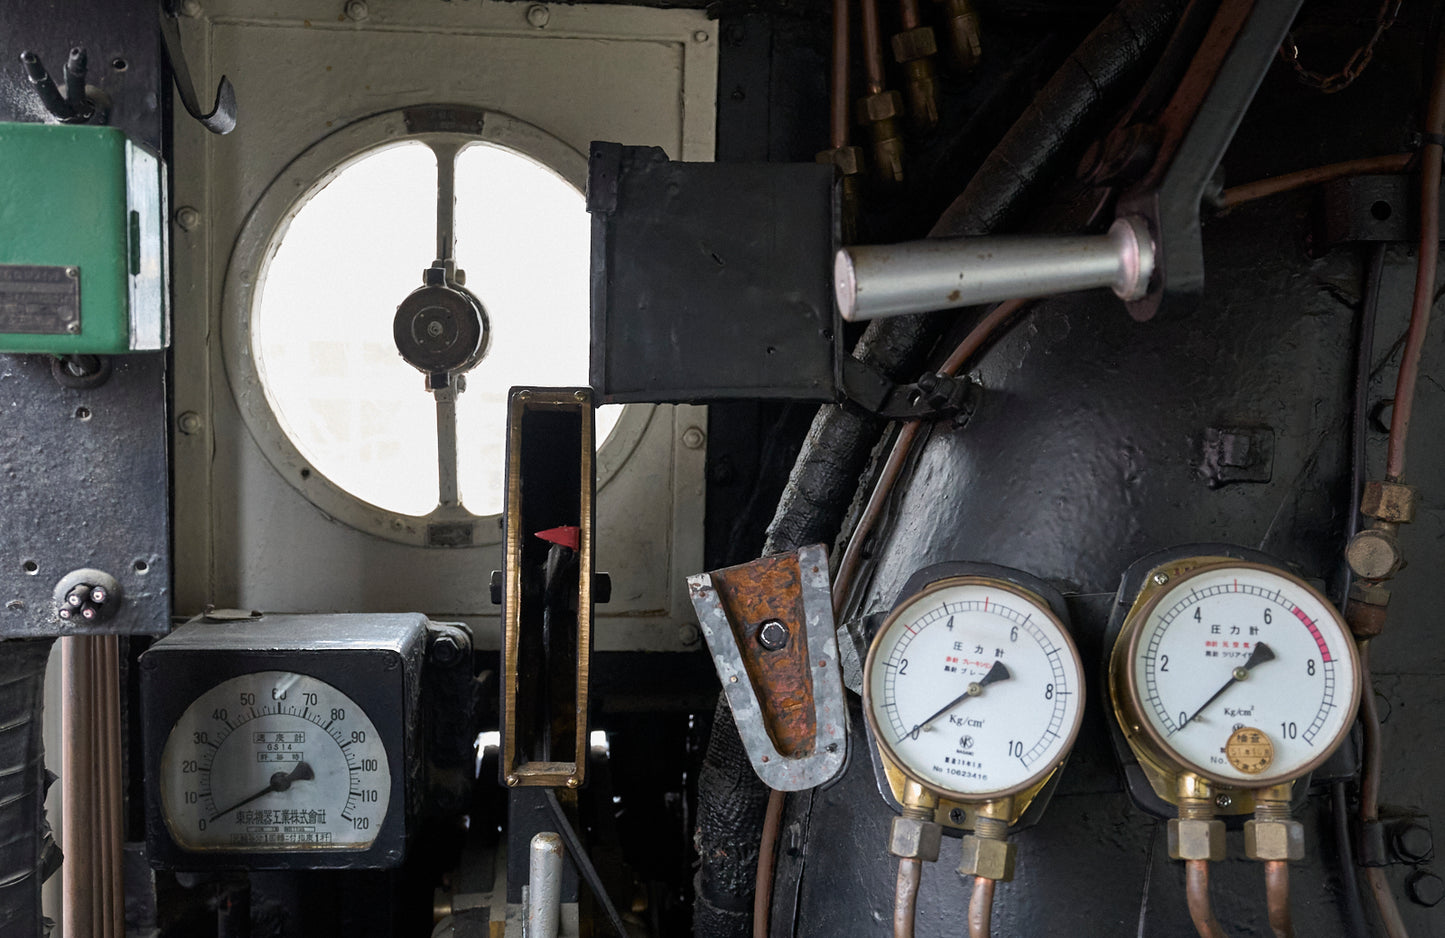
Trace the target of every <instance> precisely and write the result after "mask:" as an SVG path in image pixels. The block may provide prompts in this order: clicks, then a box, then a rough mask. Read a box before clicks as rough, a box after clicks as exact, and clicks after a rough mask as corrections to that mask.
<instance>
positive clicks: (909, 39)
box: [893, 26, 938, 65]
mask: <svg viewBox="0 0 1445 938" xmlns="http://www.w3.org/2000/svg"><path fill="white" fill-rule="evenodd" d="M937 54H938V43H937V42H936V41H935V40H934V38H933V27H932V26H919V27H918V28H916V29H907V30H904V31H903V32H901V33H898V34H896V35H895V36H894V37H893V58H894V59H895V60H896V61H897V62H898V64H900V65H902V64H903V63H904V62H912V61H913V60H914V59H924V58H927V57H928V56H930V55H937Z"/></svg>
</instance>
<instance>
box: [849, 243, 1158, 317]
mask: <svg viewBox="0 0 1445 938" xmlns="http://www.w3.org/2000/svg"><path fill="white" fill-rule="evenodd" d="M1153 270H1154V250H1153V243H1152V242H1151V241H1150V239H1149V236H1148V233H1147V230H1146V229H1145V228H1144V223H1143V222H1142V221H1138V220H1134V219H1119V220H1118V221H1115V222H1114V224H1113V226H1112V227H1111V228H1110V229H1109V231H1108V233H1107V234H1102V235H1058V236H1033V237H1030V236H1018V235H1012V236H1002V235H1001V236H988V237H980V238H951V239H942V238H930V239H927V240H924V241H913V242H909V243H907V244H896V245H876V246H868V247H851V248H844V249H842V250H841V251H839V252H838V254H837V257H836V258H835V260H834V264H833V287H834V291H835V293H836V296H837V301H838V309H839V311H840V312H841V313H842V316H843V318H844V319H847V320H850V321H854V322H857V321H862V320H868V319H879V318H883V317H887V316H902V315H907V314H909V313H924V312H931V311H933V310H938V309H952V308H954V307H960V306H977V305H979V304H983V303H993V302H998V301H1001V300H1006V299H1009V298H1011V297H1031V298H1032V297H1040V296H1051V295H1054V294H1058V293H1069V292H1072V291H1075V290H1088V289H1093V288H1097V287H1109V288H1110V289H1112V290H1113V291H1114V292H1115V293H1116V294H1117V295H1118V296H1119V297H1121V298H1122V299H1138V298H1139V297H1141V296H1143V295H1144V294H1145V292H1146V291H1147V289H1148V286H1149V278H1150V276H1151V275H1152V274H1153Z"/></svg>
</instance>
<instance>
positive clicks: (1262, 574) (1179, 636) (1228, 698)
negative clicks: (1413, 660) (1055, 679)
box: [1109, 557, 1359, 789]
mask: <svg viewBox="0 0 1445 938" xmlns="http://www.w3.org/2000/svg"><path fill="white" fill-rule="evenodd" d="M1144 583H1145V586H1144V588H1143V589H1142V591H1141V593H1140V595H1139V597H1138V599H1137V601H1136V602H1135V604H1134V606H1133V608H1132V609H1131V610H1130V611H1129V614H1128V615H1127V616H1126V617H1125V619H1124V623H1123V628H1122V630H1121V631H1120V634H1119V639H1118V642H1117V643H1116V644H1115V646H1114V651H1113V654H1112V656H1111V659H1110V665H1109V674H1110V685H1111V692H1112V694H1113V697H1114V706H1115V710H1116V713H1117V715H1118V717H1119V720H1120V725H1121V727H1122V729H1123V730H1124V733H1125V736H1126V738H1127V739H1128V740H1129V744H1130V745H1131V746H1132V747H1134V749H1135V751H1136V752H1138V753H1140V754H1141V755H1143V756H1145V757H1146V758H1148V759H1149V760H1150V761H1152V762H1154V763H1155V764H1156V765H1158V766H1159V767H1162V768H1163V769H1165V770H1174V771H1185V772H1192V773H1195V774H1198V775H1201V776H1203V777H1205V778H1207V779H1210V780H1212V781H1214V782H1217V783H1220V784H1223V785H1227V786H1230V787H1234V788H1242V789H1258V788H1264V787H1267V786H1271V785H1276V784H1279V783H1282V782H1288V781H1290V780H1292V779H1296V778H1299V777H1300V776H1302V775H1304V774H1305V773H1307V772H1309V771H1311V770H1312V769H1314V768H1315V767H1316V766H1318V765H1319V764H1320V763H1321V762H1323V761H1324V760H1325V759H1326V758H1328V757H1329V755H1330V754H1331V753H1332V752H1334V750H1335V748H1336V747H1337V746H1339V744H1340V742H1341V741H1342V740H1343V739H1344V738H1345V735H1346V734H1347V733H1348V732H1349V730H1350V725H1351V723H1352V722H1353V720H1354V716H1355V706H1356V702H1357V699H1358V696H1359V659H1358V657H1357V655H1356V652H1355V645H1354V642H1353V641H1351V639H1350V635H1349V632H1348V631H1347V630H1346V627H1345V624H1344V622H1343V621H1342V620H1341V618H1340V616H1339V613H1337V612H1336V611H1335V609H1334V607H1333V606H1332V605H1330V603H1329V602H1328V600H1326V599H1325V598H1324V597H1323V596H1321V595H1320V593H1319V592H1318V591H1316V590H1315V589H1314V588H1312V587H1311V586H1309V585H1308V584H1306V583H1305V582H1303V581H1302V580H1300V579H1299V578H1297V577H1294V576H1291V575H1289V574H1287V573H1285V572H1283V571H1281V570H1278V569H1275V568H1273V567H1270V566H1267V565H1265V564H1261V563H1250V562H1244V561H1239V560H1233V559H1227V558H1219V557H1204V558H1193V559H1186V560H1183V561H1176V562H1174V563H1171V564H1167V565H1164V566H1161V567H1159V568H1157V569H1155V570H1154V571H1152V572H1151V573H1150V574H1148V575H1147V576H1146V578H1145V580H1144Z"/></svg>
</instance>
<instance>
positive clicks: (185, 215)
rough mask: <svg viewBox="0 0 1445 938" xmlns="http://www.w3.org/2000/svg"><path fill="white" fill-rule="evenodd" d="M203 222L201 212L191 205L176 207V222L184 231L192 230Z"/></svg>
mask: <svg viewBox="0 0 1445 938" xmlns="http://www.w3.org/2000/svg"><path fill="white" fill-rule="evenodd" d="M200 223H201V213H200V212H198V211H196V210H195V209H194V208H193V207H191V206H189V205H182V206H181V207H180V208H178V209H176V224H177V225H180V226H181V230H182V231H190V230H192V229H194V228H195V227H196V226H197V225H199V224H200Z"/></svg>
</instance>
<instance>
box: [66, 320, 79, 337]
mask: <svg viewBox="0 0 1445 938" xmlns="http://www.w3.org/2000/svg"><path fill="white" fill-rule="evenodd" d="M65 331H66V332H68V333H70V334H71V335H80V323H78V322H71V323H66V324H65Z"/></svg>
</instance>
